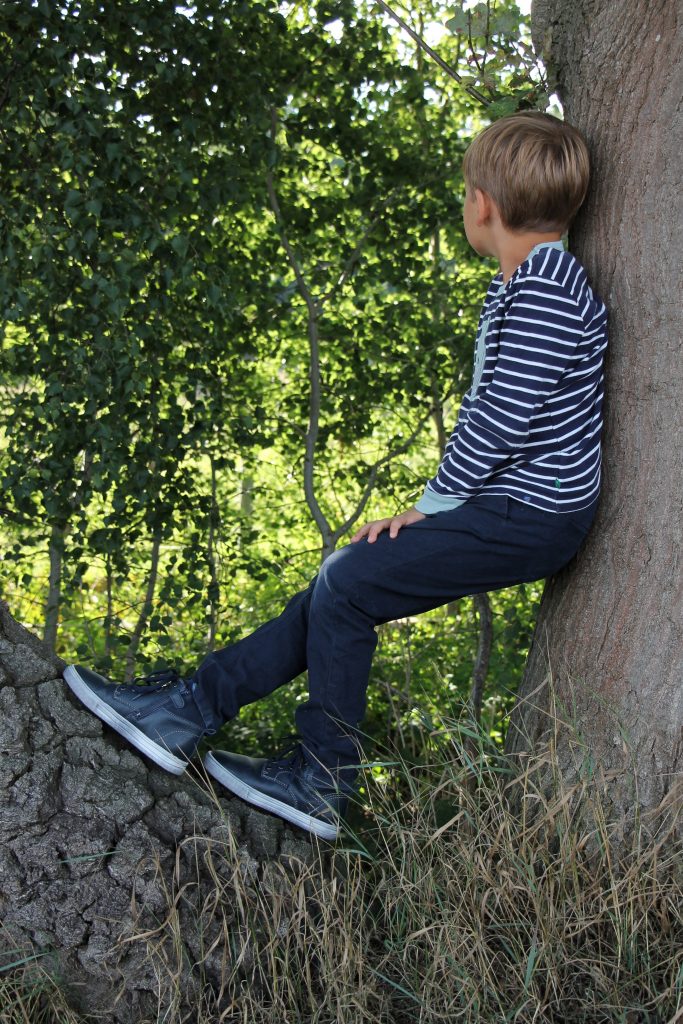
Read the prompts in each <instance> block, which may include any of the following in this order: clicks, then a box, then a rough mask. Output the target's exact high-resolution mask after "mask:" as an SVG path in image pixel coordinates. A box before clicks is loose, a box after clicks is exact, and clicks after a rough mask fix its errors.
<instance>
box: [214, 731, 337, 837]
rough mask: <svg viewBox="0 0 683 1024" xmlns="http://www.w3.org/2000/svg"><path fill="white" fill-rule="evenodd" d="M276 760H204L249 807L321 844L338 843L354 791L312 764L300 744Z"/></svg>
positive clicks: (223, 755) (222, 754)
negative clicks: (326, 841)
mask: <svg viewBox="0 0 683 1024" xmlns="http://www.w3.org/2000/svg"><path fill="white" fill-rule="evenodd" d="M287 754H289V756H278V757H271V758H257V757H245V756H244V755H243V754H231V753H228V751H226V750H212V751H210V752H209V753H208V754H207V755H206V757H205V758H204V767H205V768H206V770H207V772H208V773H209V775H212V776H213V778H214V779H217V780H218V782H220V783H221V785H222V786H225V788H226V789H229V790H230V792H231V793H235V795H236V796H239V797H240V798H241V799H242V800H246V801H247V803H250V804H254V806H255V807H260V808H261V809H262V810H264V811H270V812H271V813H272V814H277V815H278V816H279V817H280V818H284V819H285V820H286V821H290V822H291V823H292V824H293V825H298V826H299V828H303V829H306V831H307V832H313V833H314V834H315V835H317V836H320V837H321V838H322V839H335V838H336V836H337V835H338V834H339V825H340V820H341V819H342V818H343V817H344V815H345V813H346V808H347V804H348V797H349V794H350V792H351V786H350V785H348V784H344V785H343V786H342V785H341V784H340V783H339V782H338V781H337V780H336V778H335V776H334V775H333V773H332V772H331V771H329V770H328V769H326V768H324V767H323V766H321V765H318V764H311V763H310V762H309V761H308V760H307V759H306V755H305V754H304V751H303V748H302V747H301V744H300V743H295V744H294V745H293V746H291V747H289V748H288V749H287V750H285V751H282V755H287Z"/></svg>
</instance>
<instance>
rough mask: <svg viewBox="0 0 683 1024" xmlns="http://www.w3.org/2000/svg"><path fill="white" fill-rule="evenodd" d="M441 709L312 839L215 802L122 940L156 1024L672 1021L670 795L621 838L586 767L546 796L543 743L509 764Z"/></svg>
mask: <svg viewBox="0 0 683 1024" xmlns="http://www.w3.org/2000/svg"><path fill="white" fill-rule="evenodd" d="M444 725H445V728H443V729H441V730H440V731H439V732H438V733H435V732H433V733H432V734H431V735H430V736H429V737H427V742H426V746H425V756H424V758H423V760H422V763H421V764H420V765H417V766H416V765H412V766H408V765H406V764H405V762H403V761H402V760H401V757H400V755H399V754H398V753H396V752H389V753H390V754H391V756H390V757H388V758H387V759H386V760H385V761H384V762H383V763H381V764H380V763H376V764H375V765H373V766H370V765H368V766H366V768H365V775H364V778H365V782H364V785H363V787H362V790H361V792H360V794H359V797H358V801H357V803H356V805H355V807H354V809H353V813H352V814H351V816H350V821H349V824H348V825H347V827H346V829H345V831H344V833H343V834H342V836H341V837H340V839H339V840H338V841H337V842H336V843H335V844H333V845H330V844H327V843H324V842H318V841H316V840H315V839H313V840H312V842H313V846H312V853H311V854H310V855H307V856H304V855H303V854H301V853H299V854H294V853H292V854H291V855H284V854H283V855H281V856H280V857H279V858H277V859H274V860H270V861H267V862H265V863H260V862H259V861H257V860H256V859H254V857H253V856H252V855H251V854H250V853H249V852H248V850H247V849H246V847H245V846H243V845H241V844H240V842H239V841H238V839H237V838H236V837H235V835H234V834H233V832H232V831H231V829H230V827H229V823H228V822H227V821H225V822H224V823H223V825H222V826H221V823H220V821H219V815H220V813H221V811H220V804H219V803H218V801H217V802H216V813H217V827H216V829H215V830H214V831H213V832H212V835H210V836H207V835H192V836H189V837H187V838H186V839H185V840H184V841H183V842H182V843H181V845H180V847H179V849H178V851H177V858H176V872H175V875H174V877H173V878H171V879H170V880H169V879H168V877H167V878H166V883H165V884H166V887H167V888H166V892H167V897H168V899H167V911H166V912H165V915H162V918H161V919H159V920H158V922H157V925H156V926H155V927H153V928H147V930H144V929H142V927H140V928H139V929H138V930H137V931H136V932H135V933H134V934H133V935H129V936H128V937H127V938H126V940H125V946H126V949H127V950H130V943H131V942H132V943H133V944H134V948H135V950H136V951H137V952H138V953H139V954H140V955H144V956H146V957H149V958H151V961H152V962H153V964H154V967H155V971H156V976H157V978H158V985H159V991H158V997H159V1011H158V1017H157V1020H158V1022H159V1024H161V1022H163V1024H181V1022H183V1024H217V1022H225V1024H380V1022H381V1024H437V1022H448V1024H455V1022H463V1024H475V1022H476V1024H507V1022H510V1024H513V1022H514V1024H539V1022H549V1024H555V1022H557V1024H678V1022H680V1021H683V923H682V920H681V909H682V907H683V899H682V897H683V871H682V870H681V865H682V863H683V858H681V853H682V852H683V851H682V849H681V843H680V840H677V839H676V838H675V832H674V830H675V828H676V825H677V814H678V812H677V811H676V806H675V801H674V798H673V796H670V798H669V801H668V804H669V806H668V811H667V813H666V814H662V816H661V818H660V819H659V821H660V824H659V826H657V827H655V823H656V820H657V819H656V816H653V817H652V819H651V821H650V823H649V827H648V830H647V832H646V831H645V829H644V828H643V826H642V824H641V822H640V819H639V818H636V826H635V829H634V831H633V833H632V834H631V836H630V846H629V847H628V848H624V847H623V846H621V847H620V848H619V852H618V854H617V852H616V849H617V848H616V847H615V844H614V843H613V842H612V840H611V836H610V825H609V824H608V821H609V819H608V815H607V810H606V807H605V806H604V801H605V796H604V785H602V784H601V783H600V780H599V778H598V776H597V774H596V773H593V774H592V775H591V777H589V778H586V779H580V780H579V781H577V782H576V783H575V784H573V785H572V786H569V785H566V784H564V783H562V780H561V774H560V773H559V771H558V772H557V779H558V786H557V788H556V790H555V792H554V793H553V794H552V795H548V794H547V793H546V792H545V791H544V788H543V787H541V786H540V785H539V782H538V780H539V779H540V778H542V777H544V778H545V777H547V771H548V767H550V768H551V769H554V768H556V767H557V766H556V765H553V764H552V763H551V764H550V765H549V759H550V760H551V762H552V758H553V756H554V754H553V751H554V745H553V744H550V746H549V748H548V750H546V751H543V752H539V753H538V754H535V755H533V756H530V757H528V758H527V759H526V761H525V763H524V768H523V770H522V771H521V772H520V773H518V774H517V775H516V776H515V777H513V776H512V775H511V769H510V764H509V761H507V760H506V759H505V758H504V757H503V756H502V755H501V754H500V752H499V751H498V750H497V749H496V748H495V747H494V746H493V744H491V743H489V742H488V741H487V740H486V738H485V737H484V736H482V735H481V734H480V733H478V732H477V730H476V729H475V728H474V727H473V726H472V725H471V724H467V721H466V719H464V718H463V719H458V720H456V719H455V718H454V719H453V720H451V721H448V722H446V723H444ZM387 762H389V763H387ZM202 784H203V785H208V782H207V781H206V780H203V781H202ZM513 792H514V794H515V799H514V800H510V799H508V797H510V796H511V794H512V793H513ZM532 809H533V812H532ZM587 822H590V823H591V824H590V825H588V824H587ZM188 866H189V868H190V870H189V871H188ZM207 879H208V881H207ZM140 920H142V918H141V919H140ZM25 1019H26V1018H24V1017H21V1016H16V1015H15V1016H3V1017H2V1020H3V1022H4V1021H5V1020H7V1021H8V1022H11V1024H14V1022H15V1021H24V1020H25ZM28 1019H30V1020H31V1021H32V1022H33V1020H34V1019H35V1021H36V1022H37V1021H38V1020H40V1021H41V1022H42V1021H43V1020H45V1021H47V1020H48V1019H49V1018H38V1017H36V1018H31V1017H29V1018H28ZM53 1019H54V1021H60V1022H61V1021H64V1022H67V1021H68V1022H69V1024H71V1019H72V1018H69V1017H59V1016H55V1017H54V1018H53Z"/></svg>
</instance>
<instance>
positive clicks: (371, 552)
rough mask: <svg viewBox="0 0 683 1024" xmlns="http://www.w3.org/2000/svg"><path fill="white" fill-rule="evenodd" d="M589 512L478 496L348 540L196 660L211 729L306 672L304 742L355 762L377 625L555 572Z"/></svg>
mask: <svg viewBox="0 0 683 1024" xmlns="http://www.w3.org/2000/svg"><path fill="white" fill-rule="evenodd" d="M594 512H595V504H593V505H592V506H591V507H590V508H587V509H583V510H582V511H581V512H575V513H554V512H544V511H542V510H540V509H537V508H533V507H531V506H529V505H525V504H523V503H522V502H520V501H515V500H514V499H511V498H507V497H495V496H478V497H475V498H472V499H470V500H469V501H468V502H466V503H465V504H464V505H461V506H460V507H459V508H457V509H453V510H452V511H448V512H439V513H436V514H435V515H431V516H428V517H427V518H426V519H423V520H420V522H418V523H414V524H412V525H411V526H404V527H403V529H402V530H400V531H399V533H398V535H397V537H395V538H394V539H393V540H391V539H390V537H389V534H388V532H387V531H385V532H383V533H382V534H380V536H379V537H378V538H377V540H376V541H375V543H374V544H368V542H367V541H366V540H361V541H358V542H356V543H355V544H347V545H346V547H343V548H341V549H340V550H339V551H336V552H335V553H334V554H333V555H331V556H330V557H329V558H328V559H327V561H326V562H325V563H324V564H323V566H322V568H321V570H320V572H319V574H318V575H317V576H316V577H315V578H314V579H313V580H312V581H311V583H310V585H309V586H308V588H307V589H306V590H303V591H301V593H299V594H296V596H295V597H293V598H292V599H291V600H290V602H289V603H288V604H287V606H286V607H285V609H284V611H283V612H282V614H281V615H279V616H278V617H277V618H275V619H271V621H270V622H266V623H265V624H264V625H262V626H260V627H259V628H258V629H257V630H256V631H255V632H254V633H251V634H250V635H249V636H247V637H245V638H244V639H243V640H240V641H238V642H237V643H235V644H232V645H231V646H230V647H226V648H224V649H223V650H220V651H215V652H214V653H213V654H210V655H209V656H208V657H207V658H206V659H205V660H204V661H203V662H202V664H201V665H200V667H199V669H198V670H197V672H196V673H195V676H194V677H193V678H194V680H195V682H196V683H197V687H196V697H197V699H198V702H199V704H200V706H201V707H202V709H203V710H204V713H205V715H207V714H210V720H212V721H213V723H214V725H215V726H216V727H219V726H220V725H222V724H223V722H225V721H227V720H228V719H230V718H234V717H235V715H237V713H238V711H239V709H240V708H241V707H243V706H244V705H245V704H250V703H252V702H253V701H256V700H259V699H260V698H261V697H265V696H267V694H269V693H272V691H273V690H275V689H277V687H279V686H283V685H284V684H285V683H288V682H290V681H291V680H292V679H294V678H296V676H298V675H299V674H300V673H301V672H304V671H306V670H308V692H309V699H308V701H307V702H306V703H305V704H302V705H301V706H300V707H298V708H297V710H296V715H295V718H296V727H297V732H298V733H299V735H300V736H301V738H302V742H303V745H304V747H305V748H306V749H307V750H308V752H309V753H310V754H311V755H312V756H313V759H316V760H319V761H320V762H322V764H324V765H325V766H327V767H329V768H333V769H335V768H340V767H342V766H344V765H348V766H351V765H357V764H358V763H359V760H360V754H359V743H358V735H357V732H356V730H357V727H358V726H359V725H360V723H361V721H362V719H363V716H364V714H365V706H366V691H367V686H368V678H369V674H370V665H371V662H372V656H373V653H374V650H375V647H376V645H377V633H376V631H375V626H377V625H379V624H380V623H383V622H389V621H391V620H392V619H399V618H403V617H404V616H408V615H417V614H419V613H420V612H425V611H428V610H429V609H431V608H436V607H438V606H439V605H443V604H446V603H448V602H449V601H453V600H456V599H457V598H459V597H464V596H466V595H469V594H476V593H480V592H482V591H488V590H498V589H500V588H502V587H509V586H512V585H513V584H516V583H524V582H531V581H532V580H538V579H542V578H544V577H546V576H550V575H552V574H553V573H555V572H557V571H558V570H559V569H561V568H562V566H563V565H565V564H566V563H567V562H568V561H569V560H570V559H571V557H572V556H573V555H574V554H575V553H576V551H577V549H578V547H579V545H580V544H581V541H582V540H583V539H584V537H585V535H586V534H587V532H588V529H589V527H590V525H591V522H592V520H593V516H594Z"/></svg>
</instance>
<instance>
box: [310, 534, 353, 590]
mask: <svg viewBox="0 0 683 1024" xmlns="http://www.w3.org/2000/svg"><path fill="white" fill-rule="evenodd" d="M357 564H358V554H357V552H356V550H355V545H354V544H347V545H346V546H345V547H343V548H339V550H338V551H334V552H333V553H332V554H331V555H330V556H329V557H328V558H326V559H325V561H324V562H323V564H322V566H321V567H320V572H319V573H318V579H317V583H316V591H320V590H322V591H324V592H327V593H334V594H337V595H339V594H344V593H346V592H348V590H349V589H350V587H351V586H352V585H353V583H354V581H355V579H356V572H355V566H356V565H357Z"/></svg>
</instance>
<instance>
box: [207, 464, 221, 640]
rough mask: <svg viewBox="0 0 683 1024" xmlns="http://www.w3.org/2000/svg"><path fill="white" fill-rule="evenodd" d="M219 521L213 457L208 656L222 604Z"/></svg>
mask: <svg viewBox="0 0 683 1024" xmlns="http://www.w3.org/2000/svg"><path fill="white" fill-rule="evenodd" d="M219 521H220V519H219V511H218V502H217V500H216V463H215V460H214V458H213V456H211V510H210V512H209V536H208V543H207V555H206V557H207V561H208V563H209V636H208V639H207V654H210V653H211V652H212V651H213V649H214V647H215V646H216V628H217V621H218V605H219V602H220V585H219V583H218V571H217V567H216V538H215V533H216V526H217V525H218V523H219Z"/></svg>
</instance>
